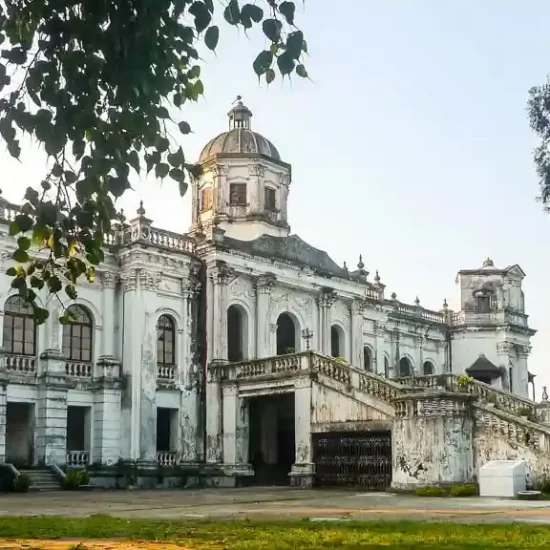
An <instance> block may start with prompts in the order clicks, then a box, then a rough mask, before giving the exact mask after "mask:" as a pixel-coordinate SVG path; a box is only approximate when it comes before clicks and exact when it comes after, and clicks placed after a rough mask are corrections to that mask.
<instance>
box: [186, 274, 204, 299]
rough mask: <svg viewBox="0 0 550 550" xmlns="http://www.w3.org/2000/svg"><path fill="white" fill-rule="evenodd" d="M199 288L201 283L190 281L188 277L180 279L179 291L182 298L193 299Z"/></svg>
mask: <svg viewBox="0 0 550 550" xmlns="http://www.w3.org/2000/svg"><path fill="white" fill-rule="evenodd" d="M200 290H201V284H200V283H198V282H194V281H190V280H189V279H182V280H181V293H182V295H183V297H184V298H189V299H194V298H196V297H197V295H198V294H199V292H200Z"/></svg>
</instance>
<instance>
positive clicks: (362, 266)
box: [357, 254, 365, 269]
mask: <svg viewBox="0 0 550 550" xmlns="http://www.w3.org/2000/svg"><path fill="white" fill-rule="evenodd" d="M357 267H358V268H359V269H365V264H364V263H363V254H359V263H358V264H357Z"/></svg>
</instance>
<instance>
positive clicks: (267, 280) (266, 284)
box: [254, 273, 277, 294]
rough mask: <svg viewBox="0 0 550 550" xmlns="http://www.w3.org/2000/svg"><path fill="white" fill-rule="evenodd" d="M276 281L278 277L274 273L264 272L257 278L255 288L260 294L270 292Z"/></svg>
mask: <svg viewBox="0 0 550 550" xmlns="http://www.w3.org/2000/svg"><path fill="white" fill-rule="evenodd" d="M276 282H277V277H275V275H274V274H273V273H264V274H263V275H259V276H258V277H257V278H256V280H255V281H254V288H255V289H256V292H257V293H258V294H270V293H271V291H272V290H273V287H274V286H275V283H276Z"/></svg>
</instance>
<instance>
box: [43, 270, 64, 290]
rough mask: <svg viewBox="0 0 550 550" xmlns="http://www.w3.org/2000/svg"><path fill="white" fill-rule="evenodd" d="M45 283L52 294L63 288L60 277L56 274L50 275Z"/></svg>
mask: <svg viewBox="0 0 550 550" xmlns="http://www.w3.org/2000/svg"><path fill="white" fill-rule="evenodd" d="M46 284H47V285H48V289H49V291H50V292H51V293H52V294H55V293H56V292H59V291H60V290H61V289H62V288H63V285H62V284H61V279H60V278H59V277H58V276H57V275H54V276H53V277H50V278H49V279H48V281H47V282H46Z"/></svg>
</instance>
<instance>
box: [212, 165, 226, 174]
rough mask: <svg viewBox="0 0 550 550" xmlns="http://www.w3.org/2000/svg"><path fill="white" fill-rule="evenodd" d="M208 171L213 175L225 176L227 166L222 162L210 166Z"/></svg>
mask: <svg viewBox="0 0 550 550" xmlns="http://www.w3.org/2000/svg"><path fill="white" fill-rule="evenodd" d="M209 172H210V173H211V174H212V175H213V176H215V177H217V176H225V175H226V174H227V166H224V165H223V164H215V165H213V166H211V167H210V169H209Z"/></svg>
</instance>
